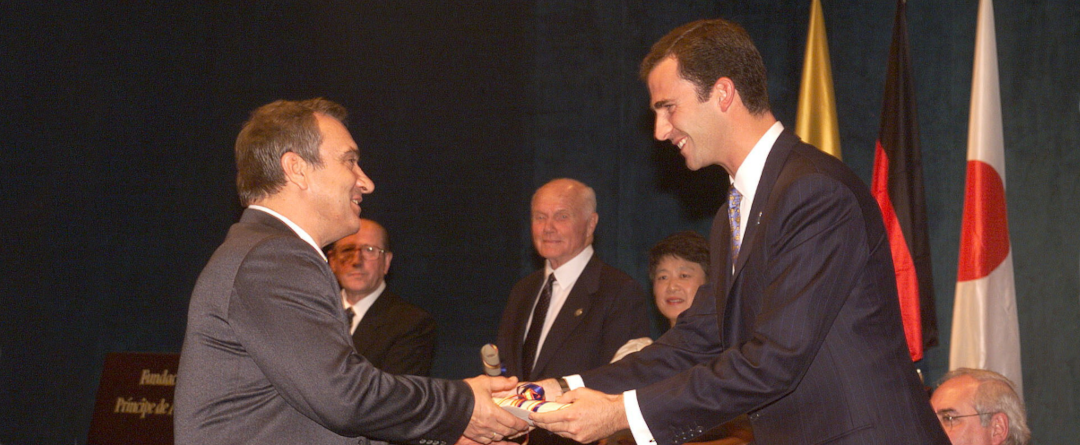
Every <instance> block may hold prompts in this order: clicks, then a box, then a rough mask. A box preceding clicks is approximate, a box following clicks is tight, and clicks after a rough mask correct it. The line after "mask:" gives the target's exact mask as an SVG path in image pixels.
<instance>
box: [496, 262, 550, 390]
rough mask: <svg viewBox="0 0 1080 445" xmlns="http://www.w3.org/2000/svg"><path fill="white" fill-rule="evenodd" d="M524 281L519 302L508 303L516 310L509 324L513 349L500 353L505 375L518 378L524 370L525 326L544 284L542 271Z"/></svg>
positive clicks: (523, 373)
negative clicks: (504, 366) (522, 353)
mask: <svg viewBox="0 0 1080 445" xmlns="http://www.w3.org/2000/svg"><path fill="white" fill-rule="evenodd" d="M525 279H526V280H528V282H527V283H525V285H524V291H522V292H523V294H522V295H519V296H518V297H517V298H518V299H519V300H518V301H511V302H509V304H510V307H513V308H516V309H517V310H516V312H515V313H514V315H513V321H512V323H511V324H510V326H511V329H512V331H511V333H510V339H511V341H512V342H513V343H512V345H513V347H511V348H510V350H509V351H500V354H501V355H502V357H503V360H505V362H504V364H505V365H506V368H507V369H506V371H507V374H508V375H514V376H518V377H520V376H523V375H525V370H523V369H521V365H522V363H521V361H522V356H521V352H522V351H521V348H522V347H524V344H525V327H526V326H525V325H526V323H528V322H529V316H530V315H531V314H532V310H533V305H534V304H536V298H537V297H538V296H539V295H540V286H542V285H543V282H544V269H540V271H539V272H534V273H533V274H531V275H529V276H528V277H526V278H525Z"/></svg>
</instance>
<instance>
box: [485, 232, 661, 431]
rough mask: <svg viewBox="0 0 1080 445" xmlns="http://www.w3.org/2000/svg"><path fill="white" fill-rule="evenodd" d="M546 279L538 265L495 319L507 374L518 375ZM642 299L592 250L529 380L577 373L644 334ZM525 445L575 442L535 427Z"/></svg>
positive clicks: (603, 361)
mask: <svg viewBox="0 0 1080 445" xmlns="http://www.w3.org/2000/svg"><path fill="white" fill-rule="evenodd" d="M545 278H546V277H545V276H544V270H543V269H541V270H539V271H536V272H534V273H532V274H530V275H529V276H527V277H525V278H524V279H522V280H521V281H519V282H518V283H517V284H516V285H515V286H514V288H513V290H511V291H510V300H509V301H508V302H507V304H506V310H504V311H503V315H502V321H501V322H500V323H499V337H498V346H499V355H500V356H501V357H502V361H503V364H504V365H505V366H506V374H507V375H511V376H515V377H518V378H519V379H520V378H522V375H523V372H522V369H521V367H522V357H521V352H522V344H523V343H524V339H525V333H526V325H527V324H528V322H529V316H530V315H531V314H532V308H533V304H534V303H535V302H536V297H537V296H538V295H539V293H540V288H541V287H542V286H543V285H544V279H545ZM645 302H646V299H645V294H644V292H643V291H642V289H641V285H640V284H638V282H637V281H634V279H633V278H631V277H630V276H629V275H627V274H626V273H624V272H622V271H621V270H618V269H616V268H614V267H611V266H608V265H607V264H604V262H603V261H600V258H599V257H598V256H597V255H596V254H595V253H594V254H593V257H592V258H591V259H590V260H589V262H588V264H586V265H585V269H584V270H583V271H582V272H581V276H580V277H578V280H577V282H575V283H574V287H573V288H572V289H571V290H570V294H569V295H568V296H567V297H566V302H565V303H564V304H563V306H562V309H561V310H559V314H558V315H557V316H556V317H557V318H556V319H555V322H554V323H553V324H552V325H551V329H550V330H549V331H548V334H547V337H546V338H545V339H544V344H543V347H542V348H541V349H540V353H539V354H538V355H537V359H536V363H535V364H534V366H533V373H532V375H531V377H532V379H533V380H540V379H545V378H550V377H562V376H566V375H573V374H578V373H580V372H582V371H585V370H588V369H592V368H596V367H599V366H603V365H605V364H607V363H609V362H610V361H611V358H612V357H614V356H615V352H616V351H618V350H619V347H621V346H622V345H624V344H626V342H627V341H629V340H630V339H633V338H639V337H645V336H648V335H649V322H648V314H647V312H646V309H645ZM529 443H530V444H531V445H551V444H576V443H577V442H574V441H572V440H570V439H564V438H562V437H559V436H556V435H554V434H550V433H548V432H547V431H544V430H540V429H536V430H533V431H532V432H530V433H529Z"/></svg>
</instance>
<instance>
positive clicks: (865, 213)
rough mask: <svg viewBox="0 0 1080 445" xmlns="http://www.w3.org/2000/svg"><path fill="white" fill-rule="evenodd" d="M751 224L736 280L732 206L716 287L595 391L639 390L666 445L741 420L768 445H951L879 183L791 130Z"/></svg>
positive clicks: (717, 248)
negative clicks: (910, 317) (931, 393)
mask: <svg viewBox="0 0 1080 445" xmlns="http://www.w3.org/2000/svg"><path fill="white" fill-rule="evenodd" d="M742 224H745V225H746V232H745V234H744V237H743V243H742V247H741V251H740V253H739V258H738V261H737V262H736V263H735V265H734V273H732V271H731V270H732V269H731V267H732V265H731V262H730V260H729V257H730V255H729V243H730V232H731V231H730V228H729V224H728V218H727V206H726V204H725V205H724V207H723V208H721V209H720V211H719V212H718V213H717V215H716V218H715V219H714V221H713V228H712V234H711V249H712V252H711V254H712V264H713V267H712V268H711V269H712V270H710V279H711V283H712V285H711V286H703V287H702V288H701V289H700V290H699V291H698V295H697V297H696V298H695V301H694V304H693V306H692V307H691V308H690V309H688V310H687V311H686V312H684V313H683V315H682V316H680V317H679V319H678V322H677V323H676V325H675V327H673V328H672V329H671V330H670V331H668V332H667V333H666V334H664V335H663V336H662V337H661V338H660V339H659V340H657V342H656V343H654V344H653V345H652V346H649V347H646V348H645V349H643V350H642V351H640V352H638V353H637V354H634V355H631V356H629V357H627V358H626V359H623V360H622V361H620V362H617V363H615V364H613V365H611V366H609V367H605V368H602V369H599V370H596V371H594V372H587V373H585V374H583V376H582V378H583V379H584V382H585V384H586V386H588V387H592V388H596V389H599V390H601V391H605V392H609V393H616V392H620V391H624V390H628V389H633V388H637V398H638V403H639V406H640V407H641V411H642V414H643V416H644V418H645V422H646V423H647V424H648V425H649V429H650V430H651V431H652V433H653V435H654V436H655V438H656V440H657V443H658V444H660V445H674V444H679V443H683V442H686V441H687V440H690V439H692V438H694V437H696V436H698V435H700V434H701V433H703V432H705V431H707V430H708V429H709V428H711V427H713V426H715V425H718V424H720V423H722V422H725V421H727V420H730V419H732V418H734V417H735V416H737V415H739V414H741V413H749V414H750V415H749V418H750V421H751V423H752V425H753V429H754V437H755V441H756V442H757V443H762V444H817V443H832V444H898V443H905V444H906V443H912V444H916V443H917V444H929V443H940V444H948V443H949V441H948V438H947V437H946V436H945V434H944V431H943V430H942V429H941V426H940V424H939V422H938V420H937V418H936V416H935V415H934V413H933V411H932V409H931V407H930V402H929V399H928V398H927V395H926V392H925V391H924V390H923V387H922V384H921V383H920V381H919V378H918V376H917V374H916V373H915V368H914V366H913V365H912V362H911V357H910V356H909V355H908V350H907V346H906V344H905V340H904V332H903V327H902V325H901V319H900V307H899V303H898V299H897V293H896V281H895V276H894V272H893V267H892V257H891V253H890V250H889V243H888V240H887V239H886V237H885V230H884V226H883V224H882V219H881V214H880V212H879V210H878V206H877V203H876V202H875V201H874V199H873V198H872V197H871V195H870V193H869V190H868V189H867V187H866V185H865V184H864V183H863V182H862V181H861V180H860V179H859V178H858V177H856V176H855V175H854V174H853V173H852V172H851V171H850V170H849V169H848V168H847V167H845V166H844V165H843V163H841V162H840V161H838V160H836V159H835V158H833V157H832V156H829V155H827V154H824V153H822V152H820V151H819V150H817V149H815V148H814V147H812V146H810V145H807V144H805V143H802V142H801V141H799V140H798V138H797V137H796V136H795V135H794V134H792V133H790V132H787V131H785V132H784V133H783V134H781V136H780V138H779V139H778V140H777V141H776V143H775V145H774V146H773V148H772V151H771V152H770V154H769V156H768V159H767V161H766V163H765V167H764V171H763V172H762V176H761V181H760V183H759V185H758V189H757V191H756V195H755V197H754V203H753V207H752V209H751V211H750V212H749V214H746V215H743V218H742Z"/></svg>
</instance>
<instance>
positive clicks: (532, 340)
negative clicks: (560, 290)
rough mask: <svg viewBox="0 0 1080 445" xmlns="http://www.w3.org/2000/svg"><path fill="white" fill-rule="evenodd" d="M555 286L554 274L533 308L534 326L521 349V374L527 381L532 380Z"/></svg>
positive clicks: (531, 327) (530, 327) (530, 328)
mask: <svg viewBox="0 0 1080 445" xmlns="http://www.w3.org/2000/svg"><path fill="white" fill-rule="evenodd" d="M554 284H555V274H554V273H553V274H551V275H548V279H547V282H546V283H544V289H543V290H541V291H540V297H538V298H537V299H536V307H535V308H533V313H532V324H530V325H529V333H528V334H527V335H525V345H524V346H522V348H521V361H522V365H521V372H522V373H523V374H524V375H523V376H522V377H524V379H525V380H531V374H532V367H533V362H534V361H535V360H536V347H537V346H538V345H539V344H540V333H541V332H543V331H544V321H545V319H546V318H547V311H548V306H550V305H551V288H552V287H553V285H554Z"/></svg>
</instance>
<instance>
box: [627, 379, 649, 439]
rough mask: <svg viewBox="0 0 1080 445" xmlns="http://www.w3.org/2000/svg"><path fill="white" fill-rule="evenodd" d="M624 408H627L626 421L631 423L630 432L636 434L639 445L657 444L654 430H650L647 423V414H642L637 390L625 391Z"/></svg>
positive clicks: (635, 437)
mask: <svg viewBox="0 0 1080 445" xmlns="http://www.w3.org/2000/svg"><path fill="white" fill-rule="evenodd" d="M623 408H624V409H625V410H626V422H627V423H629V424H630V433H631V434H633V435H634V441H636V442H637V443H638V445H643V444H655V443H656V438H654V437H653V435H652V431H649V425H646V424H645V416H643V415H641V407H639V406H638V401H637V391H636V390H630V391H627V392H624V393H623Z"/></svg>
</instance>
